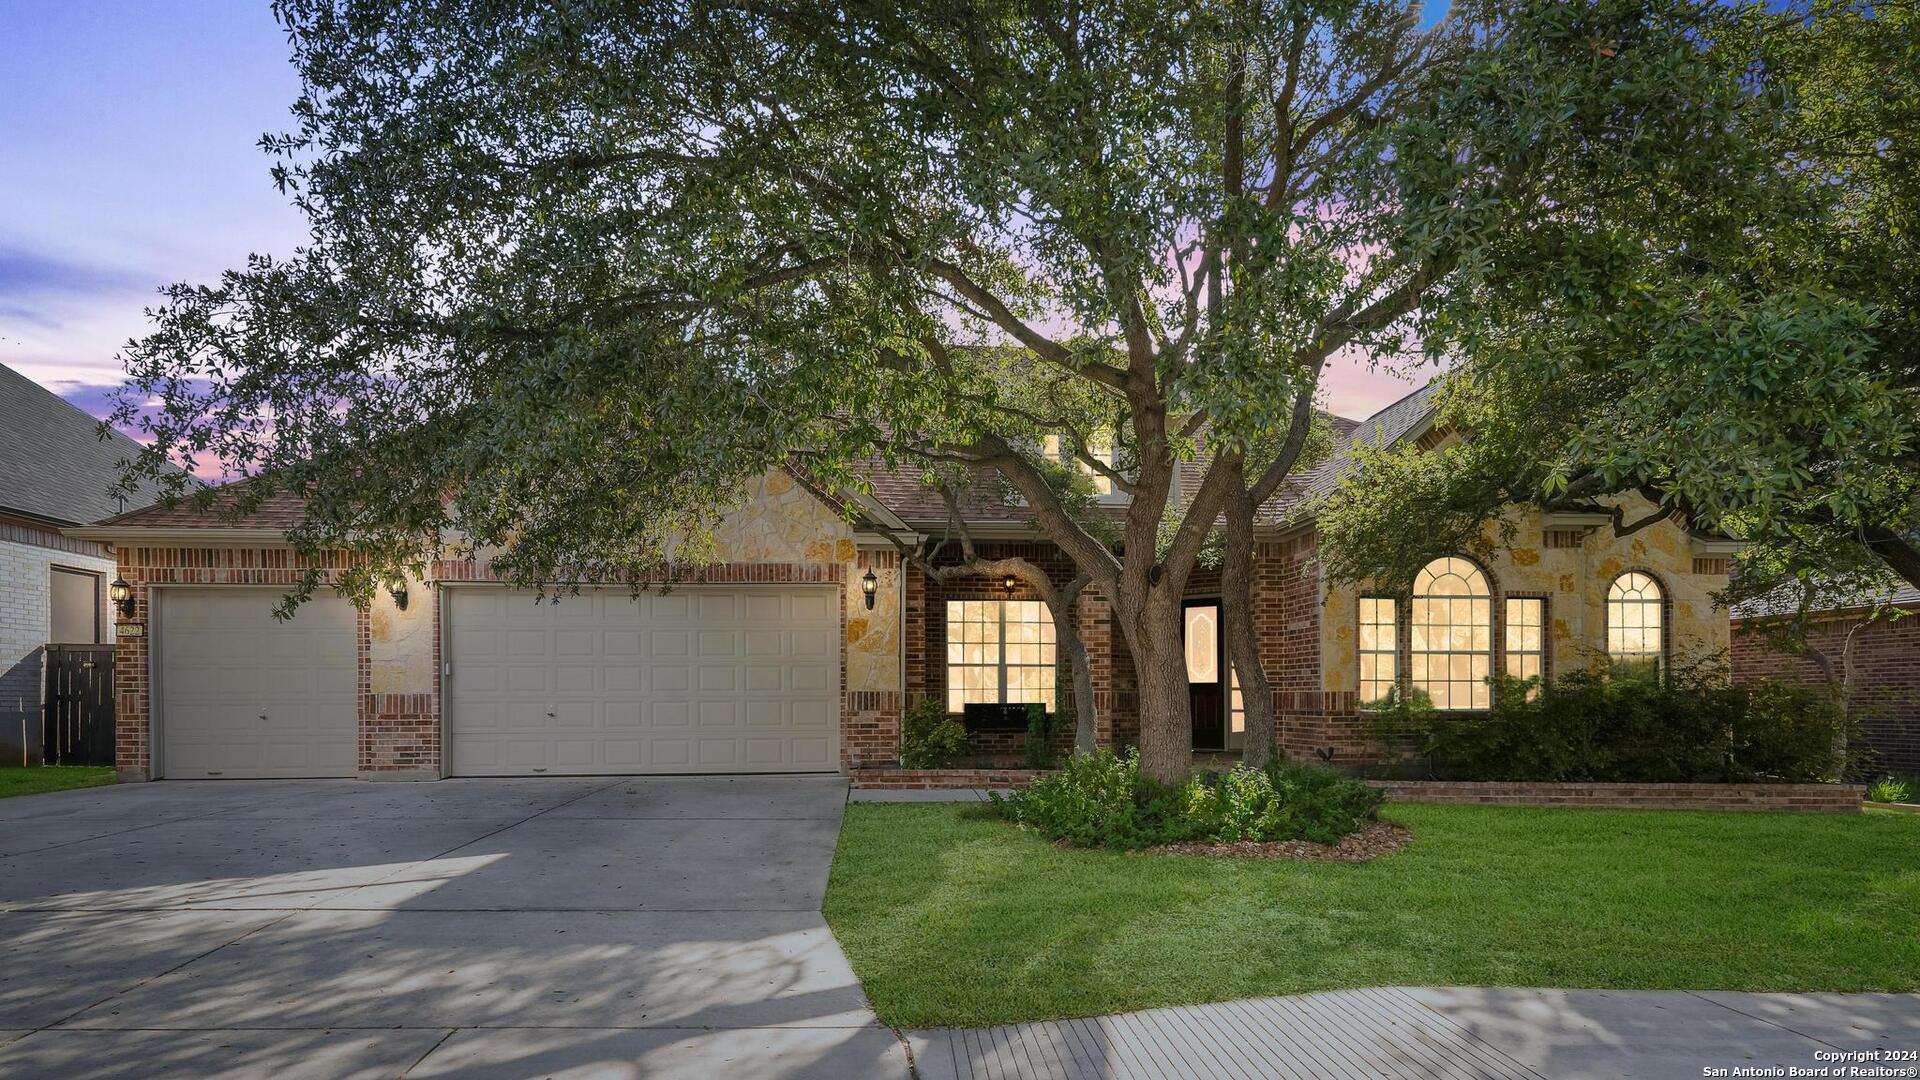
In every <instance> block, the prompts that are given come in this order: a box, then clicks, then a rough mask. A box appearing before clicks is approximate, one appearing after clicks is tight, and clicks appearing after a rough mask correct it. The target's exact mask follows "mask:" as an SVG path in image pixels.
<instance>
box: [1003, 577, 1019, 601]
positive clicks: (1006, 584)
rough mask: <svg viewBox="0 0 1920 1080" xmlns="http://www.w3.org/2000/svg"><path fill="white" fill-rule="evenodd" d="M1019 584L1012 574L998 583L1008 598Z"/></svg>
mask: <svg viewBox="0 0 1920 1080" xmlns="http://www.w3.org/2000/svg"><path fill="white" fill-rule="evenodd" d="M1019 584H1020V579H1019V578H1016V577H1014V576H1013V575H1012V574H1008V575H1007V576H1006V577H1004V578H1002V579H1001V581H1000V587H1001V588H1003V589H1005V590H1007V595H1008V596H1012V595H1013V590H1014V589H1015V587H1017V586H1018V585H1019Z"/></svg>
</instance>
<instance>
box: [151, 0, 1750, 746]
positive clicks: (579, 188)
mask: <svg viewBox="0 0 1920 1080" xmlns="http://www.w3.org/2000/svg"><path fill="white" fill-rule="evenodd" d="M278 10H279V13H280V16H281V18H282V21H283V22H284V23H285V25H286V28H287V30H288V33H289V40H290V41H291V43H292V47H293V58H294V62H295V63H296V65H297V66H298V68H299V71H300V74H301V76H302V79H303V81H304V93H303V94H302V96H301V98H300V99H299V101H298V103H297V104H296V105H295V108H294V115H295V119H296V125H295V127H294V130H292V131H291V132H290V133H288V134H286V135H283V136H276V137H272V138H270V139H268V140H267V146H268V149H269V150H270V151H272V152H273V153H274V154H275V155H277V158H278V163H277V165H276V177H277V179H278V182H279V183H280V184H281V186H282V187H283V189H284V190H286V191H287V192H289V193H290V194H291V196H292V198H293V199H294V200H295V201H296V202H297V204H298V206H299V207H300V208H301V209H302V210H303V211H304V212H305V213H306V215H307V217H308V219H309V221H310V223H311V227H312V242H311V244H310V245H308V246H307V247H306V248H305V249H303V250H301V251H299V252H298V253H297V254H295V255H294V256H293V257H291V258H289V259H285V260H270V259H265V258H256V259H255V260H254V261H252V262H251V263H250V264H249V265H248V266H247V267H245V268H244V269H241V270H237V271H234V272H232V273H230V274H228V275H226V276H225V277H224V278H223V279H222V280H221V282H220V283H219V284H217V285H215V286H211V287H191V286H185V285H182V286H177V287H175V288H173V289H172V290H171V291H170V295H169V297H168V300H167V302H166V304H165V305H164V306H162V307H160V308H159V309H157V310H156V312H155V316H156V319H157V327H156V329H155V331H154V332H153V333H152V335H151V336H149V337H148V338H146V339H145V340H143V341H140V342H138V343H136V344H135V345H134V346H133V347H132V349H131V350H130V352H129V354H128V357H127V360H128V365H129V371H130V374H131V376H132V389H131V391H130V393H129V395H128V398H127V401H126V412H125V418H127V419H129V420H132V419H135V418H136V417H144V422H145V423H146V425H147V427H148V429H149V431H150V433H151V434H152V436H153V447H152V451H151V454H150V456H149V458H148V460H147V462H146V471H147V472H150V473H151V472H157V471H158V469H157V463H158V462H159V461H161V460H162V459H163V458H165V457H167V456H169V455H175V456H182V457H185V458H188V459H191V460H192V461H193V462H194V463H195V464H196V465H199V466H202V467H205V466H208V465H217V466H219V467H222V468H224V469H226V470H228V471H230V472H235V473H242V474H246V475H250V476H256V477H259V478H260V480H259V482H257V483H255V484H253V485H249V486H248V487H247V488H246V489H245V490H244V491H243V493H242V496H241V498H240V499H239V501H238V505H237V507H236V509H237V510H240V511H244V510H245V509H246V505H247V502H248V501H249V500H250V499H253V498H257V497H259V496H260V495H261V494H263V493H264V492H267V491H270V490H273V489H276V488H284V489H289V490H292V491H294V492H296V493H298V494H300V495H302V496H304V497H305V498H306V500H307V506H308V521H307V522H306V524H305V525H304V526H303V527H302V528H301V529H299V530H298V531H297V533H296V539H297V540H298V542H299V543H301V544H303V545H307V546H313V547H322V546H329V545H334V544H340V543H351V544H353V545H354V546H356V547H357V548H359V549H360V550H362V551H364V552H366V553H367V554H368V556H369V563H368V565H367V567H366V568H365V569H363V570H359V571H356V572H355V573H354V574H353V575H351V576H350V577H349V579H348V581H347V582H346V585H347V587H348V588H349V589H350V590H365V589H367V588H370V587H371V585H372V584H373V583H374V582H375V581H376V580H377V578H378V577H379V575H381V574H384V573H387V572H390V571H391V569H392V568H393V567H395V566H400V565H406V564H410V563H415V562H417V561H418V560H419V559H420V558H421V557H422V556H421V554H420V553H421V552H422V551H424V550H426V549H427V548H428V547H429V546H431V545H435V544H442V543H448V542H456V543H459V544H464V545H467V546H469V547H470V548H471V549H473V550H476V551H486V552H489V553H492V557H494V558H495V559H496V569H497V570H498V572H499V573H500V574H501V575H502V576H504V577H506V578H508V579H509V580H513V581H520V582H556V581H558V582H578V581H594V580H598V581H627V582H632V581H639V580H645V579H649V578H654V577H658V576H660V575H661V574H665V573H671V571H672V566H673V564H675V563H676V562H684V561H687V560H694V559H698V558H699V557H701V556H702V554H703V538H704V537H706V536H707V535H708V534H709V533H710V532H711V529H712V526H713V525H714V524H715V523H716V521H717V520H718V519H719V517H720V516H721V515H722V514H723V513H724V511H725V510H726V509H727V508H728V507H729V506H730V505H732V504H733V503H734V501H735V500H736V499H737V497H738V496H737V493H738V492H739V490H740V487H741V485H742V483H743V482H744V481H746V480H747V479H748V478H750V477H752V476H754V475H756V474H758V473H761V472H763V471H765V470H767V469H770V468H774V467H779V466H782V465H784V464H788V463H792V464H794V465H795V466H796V467H797V468H798V469H799V471H801V472H802V473H804V474H805V475H806V476H807V477H808V478H809V481H810V482H812V483H815V484H818V485H820V486H822V487H823V488H825V489H833V490H857V489H859V488H860V487H861V486H862V484H863V483H864V480H863V476H864V475H865V473H866V471H867V470H868V469H870V468H872V467H874V465H875V463H880V464H882V465H884V466H886V467H896V468H907V469H911V470H914V471H916V472H918V473H919V474H920V475H922V476H923V477H924V479H925V481H926V482H927V483H928V484H930V485H933V486H936V487H940V488H942V489H943V490H947V491H954V492H958V491H963V490H966V489H967V486H968V485H969V484H970V483H971V482H972V481H971V479H970V478H971V477H973V476H975V475H977V474H978V473H979V472H981V471H985V472H987V473H988V474H990V475H991V476H992V477H994V478H996V480H997V482H1000V483H1004V485H1005V486H1006V487H1007V489H1008V490H1009V491H1010V492H1012V493H1014V494H1016V495H1017V496H1018V497H1019V498H1021V499H1024V500H1025V503H1026V505H1027V507H1028V508H1029V511H1030V513H1031V516H1032V518H1033V520H1034V522H1035V523H1036V527H1037V529H1038V530H1039V532H1040V533H1041V534H1043V535H1044V536H1045V537H1046V538H1048V539H1050V540H1051V541H1052V542H1053V543H1055V544H1057V545H1058V546H1059V548H1060V549H1061V550H1062V551H1063V552H1065V554H1066V555H1067V556H1068V557H1069V558H1070V559H1071V560H1072V562H1073V564H1074V566H1075V567H1076V568H1077V569H1078V573H1079V576H1080V578H1081V579H1084V580H1079V581H1076V582H1074V583H1072V584H1071V585H1070V586H1069V587H1070V588H1084V587H1090V588H1092V589H1094V590H1095V591H1097V592H1098V593H1099V594H1100V595H1101V596H1102V597H1104V598H1105V599H1106V600H1107V601H1108V602H1109V603H1111V604H1112V606H1113V608H1114V611H1115V614H1116V619H1117V626H1118V628H1119V630H1120V632H1121V634H1122V636H1123V638H1124V641H1125V644H1126V647H1127V648H1128V650H1129V651H1130V652H1131V653H1132V655H1133V658H1134V662H1135V665H1136V668H1137V670H1138V673H1139V678H1140V708H1141V714H1142V716H1141V750H1142V761H1143V766H1144V767H1145V768H1146V769H1147V771H1148V772H1150V773H1151V774H1154V775H1157V776H1161V777H1170V776H1173V775H1176V774H1178V773H1180V772H1182V771H1184V770H1185V769H1186V768H1187V767H1188V765H1189V763H1190V754H1189V749H1188V748H1189V739H1190V727H1189V719H1188V708H1187V690H1186V684H1185V679H1184V671H1183V667H1182V656H1181V648H1180V635H1181V625H1180V598H1181V595H1182V593H1183V592H1184V590H1185V586H1186V583H1187V581H1188V578H1189V576H1190V574H1191V572H1192V570H1193V568H1194V566H1195V563H1196V560H1197V559H1198V558H1199V557H1200V555H1201V553H1202V552H1203V550H1205V549H1206V548H1207V547H1208V545H1209V543H1210V542H1212V540H1213V539H1215V538H1218V539H1219V540H1220V542H1221V543H1222V545H1223V546H1222V551H1221V558H1222V559H1223V567H1222V568H1223V578H1224V581H1225V591H1226V593H1227V595H1226V597H1225V610H1226V618H1227V620H1228V629H1229V635H1228V637H1229V643H1230V653H1231V656H1232V659H1233V662H1234V664H1235V666H1236V668H1237V669H1238V671H1239V672H1240V673H1241V676H1242V682H1243V685H1244V686H1245V687H1246V690H1247V693H1246V697H1247V700H1248V702H1249V733H1248V735H1249V737H1248V740H1247V742H1248V745H1249V748H1250V749H1249V755H1250V756H1252V757H1254V758H1255V759H1256V760H1259V759H1261V758H1263V757H1264V755H1265V754H1266V753H1268V752H1269V750H1270V748H1271V732H1272V729H1273V711H1272V701H1271V697H1270V695H1269V694H1268V693H1267V690H1266V687H1267V683H1266V677H1265V673H1264V671H1263V670H1262V669H1261V667H1260V665H1259V662H1258V657H1257V654H1256V651H1255V648H1254V645H1255V643H1254V638H1253V633H1252V627H1251V623H1250V621H1249V620H1250V615H1249V606H1248V604H1247V590H1248V580H1249V569H1250V566H1251V559H1252V539H1253V530H1254V522H1255V512H1256V510H1257V508H1258V507H1259V506H1260V505H1261V504H1262V503H1264V502H1265V501H1266V500H1267V498H1268V497H1269V496H1270V495H1272V494H1273V493H1274V492H1275V491H1276V490H1277V489H1278V488H1279V486H1280V485H1281V484H1282V483H1284V481H1285V480H1286V479H1287V477H1288V476H1289V475H1290V474H1292V473H1294V472H1295V471H1296V470H1297V469H1298V468H1299V467H1300V465H1301V463H1302V461H1303V459H1305V458H1307V457H1310V456H1311V452H1310V447H1311V444H1312V436H1313V432H1314V430H1315V412H1314V408H1313V406H1314V401H1315V395H1316V391H1317V388H1318V386H1319V382H1320V378H1321V374H1322V372H1323V370H1324V369H1325V367H1326V365H1327V364H1328V362H1329V361H1330V359H1333V358H1336V357H1340V356H1348V355H1358V356H1364V357H1367V358H1370V359H1372V360H1375V361H1378V362H1386V363H1392V362H1396V361H1398V360H1401V359H1404V358H1406V357H1408V356H1417V355H1418V354H1419V351H1420V349H1421V348H1422V347H1426V346H1433V345H1437V344H1444V339H1445V338H1446V335H1447V334H1448V333H1450V332H1451V331H1449V329H1448V327H1447V326H1446V325H1443V324H1442V323H1440V322H1437V321H1436V319H1435V315H1434V313H1436V312H1442V311H1447V310H1451V308H1450V304H1452V302H1453V301H1454V300H1474V299H1476V298H1477V299H1480V300H1482V301H1484V300H1485V298H1487V297H1489V296H1494V297H1498V296H1504V295H1508V294H1510V293H1513V292H1515V291H1516V290H1520V291H1524V290H1527V289H1532V290H1534V291H1536V292H1537V291H1540V290H1543V289H1548V288H1551V287H1563V288H1569V289H1575V290H1578V289H1580V288H1582V285H1581V284H1580V282H1581V280H1582V275H1583V274H1586V273H1588V272H1589V271H1590V270H1592V269H1593V268H1594V267H1596V266H1601V265H1604V264H1605V260H1606V259H1608V258H1610V257H1611V256H1612V255H1613V254H1614V253H1615V252H1616V251H1617V250H1619V249H1620V248H1621V247H1622V246H1623V245H1630V244H1632V243H1633V242H1634V241H1635V240H1636V239H1637V238H1638V239H1647V240H1652V239H1655V238H1657V232H1658V229H1659V227H1660V218H1659V216H1658V213H1659V212H1660V211H1661V210H1662V209H1663V208H1667V207H1668V206H1669V204H1674V203H1676V201H1680V200H1687V199H1700V198H1705V199H1730V198H1733V197H1734V195H1733V194H1731V193H1734V192H1737V191H1738V190H1740V189H1741V187H1742V185H1744V184H1746V183H1747V182H1748V180H1749V174H1751V173H1753V172H1755V171H1763V170H1765V169H1766V168H1768V167H1769V166H1770V164H1771V163H1768V162H1764V161H1761V160H1759V159H1757V158H1756V157H1755V156H1754V155H1753V154H1752V153H1751V152H1750V151H1751V132H1752V129H1753V127H1754V125H1755V123H1756V117H1757V116H1761V115H1763V114H1764V113H1765V112H1766V111H1767V110H1768V109H1769V108H1771V107H1772V104H1771V101H1770V98H1769V97H1768V95H1767V93H1766V90H1765V87H1764V86H1757V85H1755V83H1754V82H1753V80H1752V79H1750V78H1749V77H1748V76H1749V74H1750V73H1749V71H1748V67H1747V65H1746V63H1745V58H1743V57H1742V56H1740V55H1737V51H1730V50H1728V49H1726V48H1724V47H1722V45H1721V42H1722V39H1723V31H1724V30H1725V29H1726V27H1727V26H1728V25H1730V20H1731V18H1732V14H1731V13H1730V12H1729V10H1728V9H1723V8H1721V7H1719V6H1717V5H1713V4H1707V3H1693V2H1682V0H1667V2H1661V3H1653V2H1629V0H1588V2H1582V3H1571V4H1562V3H1557V2H1555V3H1548V2H1513V3H1483V2H1473V3H1466V4H1461V5H1457V6H1456V8H1455V10H1454V11H1452V12H1451V13H1450V14H1449V15H1448V16H1447V17H1446V18H1445V19H1444V20H1442V21H1440V22H1439V23H1438V24H1436V25H1433V26H1429V27H1425V28H1423V27H1422V24H1421V22H1420V17H1419V12H1418V10H1417V8H1416V7H1414V6H1413V5H1410V4H1408V3H1405V2H1394V0H1287V2H1283V0H1218V2H1201V3H1184V2H1183V3H1165V2H1151V0H1117V2H1111V3H1081V2H1077V0H1058V2H1046V0H1021V2H1012V0H1007V2H994V0H982V2H971V3H966V2H963V3H951V2H941V3H914V2H900V0H895V2H879V0H875V2H849V3H842V4H835V5H825V4H814V3H788V2H782V0H774V2H759V0H740V2H729V3H720V2H703V0H683V2H655V3H649V2H631V3H618V2H611V0H602V2H591V0H578V2H571V3H566V4H555V3H534V2H526V0H464V2H448V0H436V2H433V3H426V2H385V3H375V2H367V0H331V2H328V0H282V2H281V3H280V4H279V5H278ZM1636 193H1638V194H1637V197H1636ZM1650 212H1651V216H1650ZM1500 310H1510V308H1509V309H1500ZM149 400H157V401H158V402H159V404H158V406H157V407H154V408H149V407H148V405H147V402H148V401H149ZM1048 436H1058V438H1059V445H1060V446H1061V447H1063V448H1064V454H1063V456H1064V457H1065V458H1066V460H1065V461H1061V460H1057V459H1055V458H1053V457H1051V456H1050V455H1049V454H1047V453H1045V452H1043V451H1042V449H1041V448H1042V447H1044V446H1045V445H1046V443H1047V437H1048ZM1107 446H1110V447H1112V451H1111V452H1110V453H1109V452H1103V451H1102V450H1101V448H1102V447H1107ZM1184 461H1194V462H1197V463H1198V465H1199V468H1198V474H1199V479H1198V481H1197V483H1194V484H1190V485H1187V486H1185V487H1184V488H1181V487H1180V486H1179V485H1177V484H1176V476H1177V474H1178V472H1179V469H1178V466H1179V464H1180V463H1181V462H1184ZM1080 473H1088V474H1093V475H1098V476H1099V477H1101V478H1103V479H1104V480H1106V481H1107V482H1108V483H1110V484H1111V485H1113V486H1114V487H1116V488H1117V489H1118V490H1119V491H1120V492H1122V493H1123V494H1124V495H1125V496H1126V497H1127V498H1126V501H1125V504H1124V507H1123V508H1121V509H1119V510H1118V511H1115V512H1113V513H1111V514H1103V513H1101V512H1099V511H1098V509H1097V508H1095V507H1092V506H1090V505H1089V500H1088V497H1087V490H1086V485H1085V484H1084V482H1081V481H1077V480H1076V479H1075V477H1076V475H1078V474H1080ZM974 568H975V569H979V567H978V566H975V567H974ZM1004 568H1005V569H1006V570H1007V572H1018V573H1020V574H1021V575H1022V576H1024V577H1027V578H1028V579H1029V580H1032V581H1036V582H1037V581H1039V580H1040V577H1039V571H1038V568H1036V567H1032V566H1028V565H1026V564H1025V563H1024V562H1021V561H1019V560H1015V561H1013V562H1011V563H1009V564H1006V565H1005V567H1004ZM1055 584H1056V585H1057V584H1058V583H1055Z"/></svg>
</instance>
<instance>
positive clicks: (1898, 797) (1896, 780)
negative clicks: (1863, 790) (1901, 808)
mask: <svg viewBox="0 0 1920 1080" xmlns="http://www.w3.org/2000/svg"><path fill="white" fill-rule="evenodd" d="M1867 801H1868V802H1887V803H1904V802H1912V801H1913V785H1912V784H1910V783H1908V782H1907V779H1906V777H1903V776H1883V777H1881V778H1880V779H1878V780H1875V781H1874V782H1873V783H1871V784H1869V785H1867Z"/></svg>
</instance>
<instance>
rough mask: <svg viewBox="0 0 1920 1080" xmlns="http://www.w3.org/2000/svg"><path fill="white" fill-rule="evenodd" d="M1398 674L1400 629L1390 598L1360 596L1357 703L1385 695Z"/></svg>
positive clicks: (1366, 702)
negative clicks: (1358, 687) (1358, 690)
mask: <svg viewBox="0 0 1920 1080" xmlns="http://www.w3.org/2000/svg"><path fill="white" fill-rule="evenodd" d="M1399 677H1400V630H1399V626H1398V625H1397V624H1396V623H1395V621H1394V617H1393V600H1392V599H1391V598H1388V597H1383V596H1363V597H1361V598H1360V703H1361V704H1363V705H1370V704H1373V703H1374V702H1377V701H1379V700H1380V699H1382V698H1384V697H1386V696H1387V694H1388V693H1389V692H1390V691H1392V690H1393V686H1394V683H1395V682H1397V681H1398V680H1399Z"/></svg>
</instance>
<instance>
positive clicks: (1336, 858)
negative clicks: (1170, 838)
mask: <svg viewBox="0 0 1920 1080" xmlns="http://www.w3.org/2000/svg"><path fill="white" fill-rule="evenodd" d="M1411 843H1413V834H1412V833H1410V832H1408V831H1407V830H1406V829H1405V828H1404V827H1402V826H1399V825H1395V824H1394V823H1393V822H1391V821H1376V822H1374V823H1373V824H1371V825H1368V826H1366V827H1365V828H1363V829H1361V830H1360V831H1359V832H1353V833H1348V834H1347V835H1345V836H1343V837H1341V838H1340V842H1339V843H1338V844H1333V845H1328V844H1316V843H1314V842H1313V841H1311V840H1275V841H1269V842H1265V843H1261V842H1258V841H1242V842H1240V843H1234V844H1203V843H1193V842H1189V843H1184V844H1162V845H1160V846H1159V847H1156V848H1148V849H1147V853H1148V854H1150V855H1205V856H1214V857H1222V856H1224V857H1226V858H1233V859H1319V860H1322V861H1325V862H1366V861H1368V860H1369V859H1377V858H1379V857H1380V856H1382V855H1391V854H1393V853H1394V852H1396V851H1399V850H1400V849H1401V848H1403V847H1406V846H1407V845H1408V844H1411Z"/></svg>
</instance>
